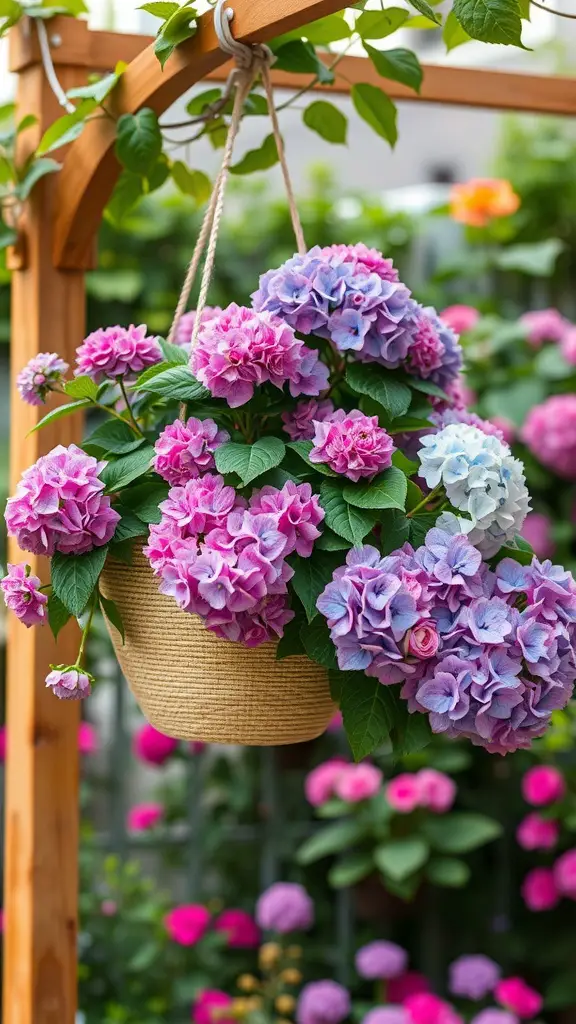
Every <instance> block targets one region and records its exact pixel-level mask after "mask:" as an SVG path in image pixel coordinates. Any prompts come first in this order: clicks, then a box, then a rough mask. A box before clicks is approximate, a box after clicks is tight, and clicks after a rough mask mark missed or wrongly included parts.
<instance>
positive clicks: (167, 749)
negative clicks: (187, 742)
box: [133, 723, 178, 765]
mask: <svg viewBox="0 0 576 1024" xmlns="http://www.w3.org/2000/svg"><path fill="white" fill-rule="evenodd" d="M177 747H178V740H175V739H174V738H173V737H172V736H165V735H164V733H163V732H159V731H158V729H155V728H154V726H153V725H149V724H148V723H146V724H145V725H142V726H141V727H140V729H138V732H136V733H135V735H134V741H133V751H134V755H135V757H137V758H138V759H139V760H140V761H145V762H146V764H154V765H161V764H164V763H165V761H167V760H168V758H169V757H171V756H172V754H173V753H174V751H175V750H176V749H177Z"/></svg>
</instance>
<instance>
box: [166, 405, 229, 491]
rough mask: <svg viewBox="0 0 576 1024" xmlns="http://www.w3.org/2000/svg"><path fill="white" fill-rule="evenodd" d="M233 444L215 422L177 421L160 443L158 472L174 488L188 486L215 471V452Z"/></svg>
mask: <svg viewBox="0 0 576 1024" xmlns="http://www.w3.org/2000/svg"><path fill="white" fill-rule="evenodd" d="M229 440H230V434H229V433H228V431H227V430H219V428H218V426H217V424H216V423H215V422H214V420H211V419H206V420H198V419H196V417H194V416H191V417H190V419H189V420H187V422H186V423H182V422H181V420H174V423H170V424H169V425H168V426H167V427H165V428H164V430H163V431H162V433H161V434H160V437H159V438H158V440H157V441H156V444H155V446H154V451H155V452H156V458H155V459H154V469H155V470H156V472H157V473H158V475H159V476H161V477H163V479H164V480H167V481H168V483H169V484H171V485H172V486H174V485H181V484H185V483H187V481H188V480H192V479H194V478H195V477H198V476H201V475H202V474H203V473H205V472H206V471H207V470H209V469H213V468H214V467H215V465H216V464H215V462H214V452H215V451H216V449H217V448H219V447H220V445H222V444H225V443H226V441H229Z"/></svg>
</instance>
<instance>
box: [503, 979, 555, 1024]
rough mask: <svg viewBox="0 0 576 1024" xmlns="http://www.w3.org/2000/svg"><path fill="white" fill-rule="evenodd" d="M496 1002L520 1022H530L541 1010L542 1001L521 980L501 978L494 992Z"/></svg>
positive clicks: (536, 993) (537, 994) (533, 990)
mask: <svg viewBox="0 0 576 1024" xmlns="http://www.w3.org/2000/svg"><path fill="white" fill-rule="evenodd" d="M494 994H495V996H496V1001H497V1002H498V1003H500V1005H501V1006H503V1007H504V1009H506V1010H510V1012H511V1013H515V1014H516V1015H517V1016H518V1017H520V1018H521V1019H522V1020H530V1019H531V1018H532V1017H535V1016H536V1015H537V1014H538V1013H540V1010H541V1009H542V1006H543V1003H544V1000H543V999H542V996H541V995H540V993H539V992H536V990H535V989H533V988H531V987H530V985H527V984H526V982H525V981H524V979H523V978H502V981H499V982H498V984H497V985H496V988H495V990H494Z"/></svg>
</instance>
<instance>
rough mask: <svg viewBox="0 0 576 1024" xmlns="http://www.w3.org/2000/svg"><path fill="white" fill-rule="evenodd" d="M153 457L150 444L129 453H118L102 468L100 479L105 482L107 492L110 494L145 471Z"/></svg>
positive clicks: (152, 449)
mask: <svg viewBox="0 0 576 1024" xmlns="http://www.w3.org/2000/svg"><path fill="white" fill-rule="evenodd" d="M153 458H154V448H153V447H152V445H149V444H147V445H144V447H143V448H138V449H137V450H136V451H135V452H130V454H129V455H120V456H119V457H118V458H117V459H116V460H115V461H114V462H109V463H108V465H107V466H105V467H104V469H103V470H102V472H101V474H100V479H101V480H103V481H104V483H105V484H106V490H107V491H108V493H109V494H112V493H113V492H114V491H119V490H120V489H121V488H122V487H126V486H127V484H130V483H132V481H133V480H136V479H137V478H138V477H139V476H143V475H144V473H147V472H148V470H149V469H150V466H151V465H152V459H153Z"/></svg>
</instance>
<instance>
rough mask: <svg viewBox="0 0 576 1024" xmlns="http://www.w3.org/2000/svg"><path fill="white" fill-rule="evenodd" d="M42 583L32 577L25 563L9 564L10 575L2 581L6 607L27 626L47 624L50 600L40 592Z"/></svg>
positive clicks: (1, 586) (0, 585) (0, 583)
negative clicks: (47, 608) (47, 605)
mask: <svg viewBox="0 0 576 1024" xmlns="http://www.w3.org/2000/svg"><path fill="white" fill-rule="evenodd" d="M41 585H42V584H41V581H40V579H39V577H38V576H33V575H32V569H31V568H30V566H29V565H27V564H26V563H25V562H20V563H19V564H18V565H10V564H8V574H7V575H6V576H5V577H4V579H2V580H0V588H1V589H2V593H3V595H4V601H5V602H6V607H7V608H9V609H10V611H12V612H14V615H15V616H16V618H17V619H20V622H23V623H24V625H25V626H43V625H44V623H45V622H46V607H45V606H46V604H47V603H48V598H47V597H46V594H43V593H42V592H41V591H40V589H39V588H40V586H41Z"/></svg>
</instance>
